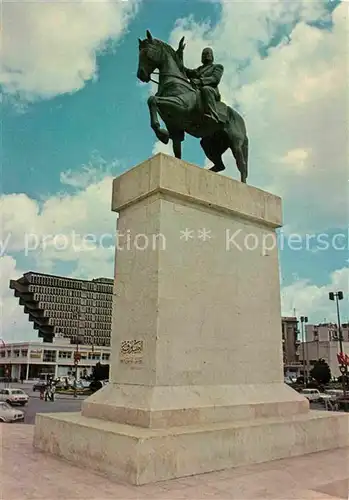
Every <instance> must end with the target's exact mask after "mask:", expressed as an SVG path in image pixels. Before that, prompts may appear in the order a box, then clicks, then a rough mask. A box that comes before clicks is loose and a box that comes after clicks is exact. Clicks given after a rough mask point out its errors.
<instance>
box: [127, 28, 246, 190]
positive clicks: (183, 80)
mask: <svg viewBox="0 0 349 500" xmlns="http://www.w3.org/2000/svg"><path fill="white" fill-rule="evenodd" d="M184 48H185V43H184V38H182V40H181V41H180V42H179V46H178V49H177V50H174V49H173V48H172V47H171V46H170V45H168V44H167V43H165V42H163V41H161V40H157V39H155V38H153V37H152V35H151V33H150V32H149V31H147V38H146V39H145V40H139V63H138V72H137V77H138V78H139V80H141V81H142V82H150V81H151V80H152V78H151V76H152V74H153V73H154V71H155V70H156V69H158V78H159V81H158V82H157V83H158V91H157V93H156V94H155V95H154V96H151V97H150V98H149V99H148V106H149V111H150V124H151V127H152V129H153V130H154V132H155V134H156V136H157V138H158V139H159V140H160V141H161V142H163V143H164V144H167V143H168V142H169V140H170V139H171V140H172V143H173V152H174V155H175V156H176V158H181V157H182V141H183V140H184V136H185V133H187V134H190V135H192V136H194V137H198V138H201V141H200V143H201V147H202V148H203V150H204V152H205V154H206V156H207V158H209V159H210V160H211V161H212V162H213V167H212V168H211V169H210V170H213V171H214V172H220V171H222V170H224V169H225V166H224V163H223V161H222V154H223V153H224V152H225V151H226V150H227V149H229V148H230V149H231V151H232V153H233V155H234V158H235V161H236V165H237V168H238V169H239V171H240V176H241V181H242V182H246V179H247V173H248V138H247V134H246V126H245V122H244V120H243V118H242V117H241V116H240V115H239V113H238V112H237V111H235V110H234V109H232V108H231V107H229V106H227V105H226V104H224V103H223V102H222V101H221V97H220V93H219V89H218V85H219V83H220V81H221V78H222V76H223V72H224V68H223V66H222V65H221V64H215V63H214V56H213V51H212V49H211V48H205V49H204V50H203V52H202V57H201V62H202V65H201V66H199V67H198V68H196V69H188V68H186V67H185V66H184V62H183V54H184ZM158 115H160V117H161V118H162V120H163V121H164V123H165V125H166V128H161V126H160V123H159V118H158Z"/></svg>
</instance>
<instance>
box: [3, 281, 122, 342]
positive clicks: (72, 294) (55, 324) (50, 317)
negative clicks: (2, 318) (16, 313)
mask: <svg viewBox="0 0 349 500" xmlns="http://www.w3.org/2000/svg"><path fill="white" fill-rule="evenodd" d="M113 284H114V280H113V279H108V278H98V279H93V280H91V281H89V280H80V279H73V278H66V277H62V276H53V275H49V274H42V273H35V272H31V271H30V272H27V273H25V274H24V275H23V276H22V277H21V278H19V279H18V280H10V288H11V289H13V290H14V294H15V296H16V297H18V298H19V303H20V305H22V306H23V307H24V312H25V313H26V314H28V317H29V321H32V322H33V325H34V328H35V329H36V330H38V336H39V337H41V338H42V339H43V340H44V342H52V340H53V339H54V338H55V337H56V338H68V339H71V341H72V342H74V341H75V339H76V338H79V339H80V343H82V344H86V345H88V344H89V345H94V346H110V334H111V321H112V298H113Z"/></svg>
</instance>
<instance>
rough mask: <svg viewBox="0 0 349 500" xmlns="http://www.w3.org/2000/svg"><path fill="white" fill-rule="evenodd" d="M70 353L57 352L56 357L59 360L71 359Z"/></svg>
mask: <svg viewBox="0 0 349 500" xmlns="http://www.w3.org/2000/svg"><path fill="white" fill-rule="evenodd" d="M71 354H72V353H71V351H59V354H58V357H59V358H60V359H71Z"/></svg>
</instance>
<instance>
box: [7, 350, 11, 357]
mask: <svg viewBox="0 0 349 500" xmlns="http://www.w3.org/2000/svg"><path fill="white" fill-rule="evenodd" d="M7 357H8V358H10V357H11V351H10V350H8V351H7Z"/></svg>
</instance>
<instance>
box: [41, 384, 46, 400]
mask: <svg viewBox="0 0 349 500" xmlns="http://www.w3.org/2000/svg"><path fill="white" fill-rule="evenodd" d="M44 397H45V386H44V385H42V386H41V387H40V399H44Z"/></svg>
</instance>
